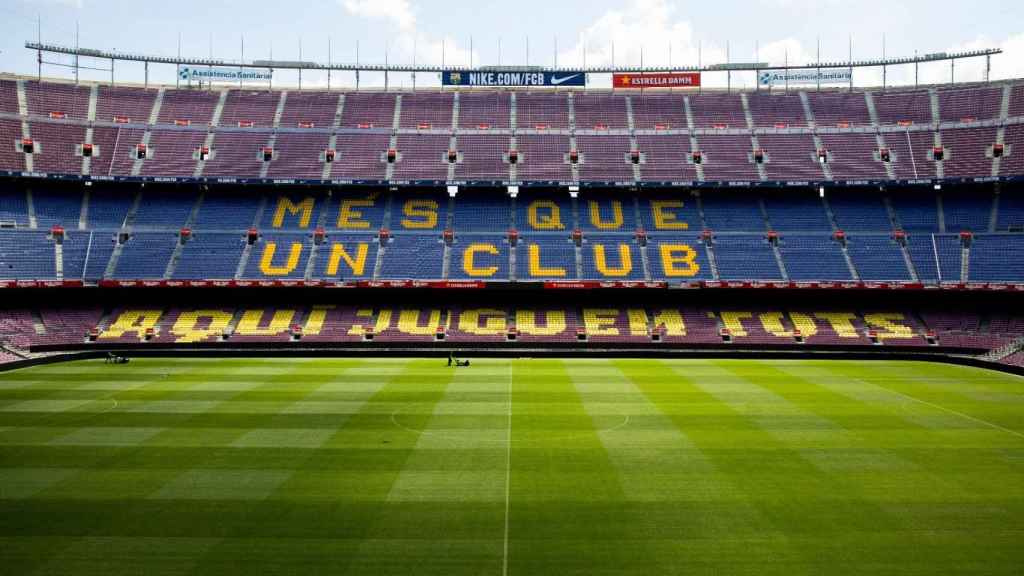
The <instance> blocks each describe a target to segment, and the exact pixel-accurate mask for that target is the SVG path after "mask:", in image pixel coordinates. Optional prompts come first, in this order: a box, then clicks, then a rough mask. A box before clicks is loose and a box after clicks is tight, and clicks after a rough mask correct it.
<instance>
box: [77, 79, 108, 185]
mask: <svg viewBox="0 0 1024 576" xmlns="http://www.w3.org/2000/svg"><path fill="white" fill-rule="evenodd" d="M98 98H99V85H97V84H93V85H92V87H91V88H90V89H89V112H88V116H87V118H88V119H89V122H90V123H92V122H95V121H96V102H97V100H98ZM93 136H94V129H93V127H92V124H90V125H89V127H88V128H86V129H85V142H84V143H85V144H90V145H91V144H92V143H93ZM100 152H101V153H102V151H100ZM113 153H114V150H108V151H107V154H113ZM81 170H82V175H84V176H88V175H90V174H91V173H92V157H91V156H86V155H84V154H83V155H82V168H81Z"/></svg>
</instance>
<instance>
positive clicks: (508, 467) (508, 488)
mask: <svg viewBox="0 0 1024 576" xmlns="http://www.w3.org/2000/svg"><path fill="white" fill-rule="evenodd" d="M512 362H513V361H512V360H509V362H508V435H507V440H508V442H507V448H506V450H505V546H504V556H503V558H502V564H501V574H502V576H508V511H509V501H510V497H511V493H512Z"/></svg>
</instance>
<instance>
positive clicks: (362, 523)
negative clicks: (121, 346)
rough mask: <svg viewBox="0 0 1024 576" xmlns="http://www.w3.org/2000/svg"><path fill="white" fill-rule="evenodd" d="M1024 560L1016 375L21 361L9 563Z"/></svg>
mask: <svg viewBox="0 0 1024 576" xmlns="http://www.w3.org/2000/svg"><path fill="white" fill-rule="evenodd" d="M510 411H511V418H510V416H509V414H510ZM510 424H511V428H510ZM1021 566H1024V381H1022V379H1020V378H1018V377H1014V376H1009V375H1005V374H999V373H993V372H986V371H982V370H977V369H972V368H965V367H956V366H946V365H933V364H922V363H905V362H871V363H863V362H811V361H702V360H537V359H533V360H530V359H523V360H512V361H509V360H482V359H481V360H473V366H472V367H471V368H469V369H457V370H456V369H448V368H445V367H444V366H443V365H442V361H440V360H422V359H410V360H359V359H344V360H322V359H315V360H312V359H310V360H286V359H281V360H269V359H268V360H259V359H255V360H252V359H245V360H241V359H232V360H210V359H174V360H164V359H137V360H133V361H132V363H131V364H129V365H127V366H111V365H105V364H103V363H102V362H101V361H88V362H77V363H71V364H59V365H51V366H42V367H36V368H31V369H24V370H18V371H15V372H10V373H5V374H0V567H2V568H0V570H2V571H3V572H4V573H5V574H103V575H105V576H109V575H110V574H124V573H139V574H143V573H144V574H181V573H193V574H254V573H255V574H327V573H331V574H335V573H353V574H410V573H415V574H444V575H446V576H452V575H458V574H475V575H479V574H503V573H505V571H506V570H507V573H509V574H560V575H561V574H588V575H589V574H609V573H630V574H657V573H663V574H670V573H677V574H758V575H764V574H825V573H828V574H865V573H871V574H929V575H930V574H938V573H956V574H1019V573H1020V570H1021Z"/></svg>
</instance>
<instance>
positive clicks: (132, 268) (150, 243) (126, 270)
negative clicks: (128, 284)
mask: <svg viewBox="0 0 1024 576" xmlns="http://www.w3.org/2000/svg"><path fill="white" fill-rule="evenodd" d="M177 244H178V235H177V234H176V233H172V232H137V233H135V234H132V236H131V237H130V238H128V241H127V242H125V243H124V246H123V247H122V248H121V256H120V258H119V259H118V260H117V267H116V269H115V270H114V278H118V279H133V280H134V279H159V278H163V277H164V273H165V272H166V271H167V263H168V262H170V260H171V254H173V253H174V248H175V246H176V245H177Z"/></svg>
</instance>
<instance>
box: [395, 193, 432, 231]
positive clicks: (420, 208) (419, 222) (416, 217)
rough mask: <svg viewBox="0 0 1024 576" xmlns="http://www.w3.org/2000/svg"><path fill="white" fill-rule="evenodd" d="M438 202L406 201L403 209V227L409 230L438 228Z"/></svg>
mask: <svg viewBox="0 0 1024 576" xmlns="http://www.w3.org/2000/svg"><path fill="white" fill-rule="evenodd" d="M437 210H438V207H437V201H436V200H406V202H405V206H403V207H402V214H404V215H405V218H402V226H403V227H405V228H409V229H428V230H429V229H431V228H433V227H434V226H437Z"/></svg>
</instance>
